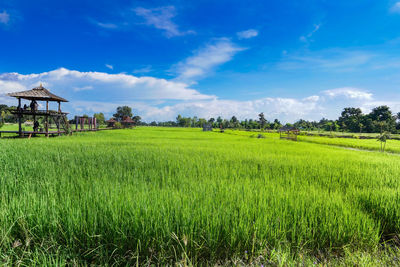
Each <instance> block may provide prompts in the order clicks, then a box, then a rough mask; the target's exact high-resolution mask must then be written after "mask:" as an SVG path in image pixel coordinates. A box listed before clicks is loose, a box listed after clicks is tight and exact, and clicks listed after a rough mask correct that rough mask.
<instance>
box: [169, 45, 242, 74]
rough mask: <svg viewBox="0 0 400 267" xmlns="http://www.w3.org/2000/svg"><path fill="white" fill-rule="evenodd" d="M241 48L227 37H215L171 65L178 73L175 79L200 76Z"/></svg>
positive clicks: (230, 57)
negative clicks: (191, 54) (192, 53)
mask: <svg viewBox="0 0 400 267" xmlns="http://www.w3.org/2000/svg"><path fill="white" fill-rule="evenodd" d="M242 50H244V48H241V47H238V46H236V45H235V44H234V43H232V42H231V41H230V40H229V39H227V38H220V39H217V40H216V41H215V42H213V43H210V44H208V45H206V46H205V47H203V48H202V49H200V50H198V51H196V52H195V53H194V55H193V56H191V57H189V58H187V59H186V60H184V61H182V62H180V63H178V64H176V65H175V66H174V67H173V69H174V70H175V71H176V72H177V74H178V77H177V80H181V81H193V80H195V79H197V78H201V77H203V76H205V75H206V74H208V73H209V72H210V71H212V70H213V69H214V68H216V67H217V66H219V65H221V64H224V63H226V62H228V61H230V60H231V59H232V58H233V56H234V55H235V54H236V53H237V52H239V51H242Z"/></svg>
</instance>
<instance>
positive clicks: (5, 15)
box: [0, 10, 10, 24]
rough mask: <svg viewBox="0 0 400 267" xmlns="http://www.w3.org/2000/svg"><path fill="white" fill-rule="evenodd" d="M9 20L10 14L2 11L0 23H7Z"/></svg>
mask: <svg viewBox="0 0 400 267" xmlns="http://www.w3.org/2000/svg"><path fill="white" fill-rule="evenodd" d="M9 21H10V15H9V14H8V13H7V11H5V10H4V11H3V12H1V13H0V23H3V24H8V22H9Z"/></svg>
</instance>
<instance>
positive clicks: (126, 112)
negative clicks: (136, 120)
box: [113, 106, 133, 121]
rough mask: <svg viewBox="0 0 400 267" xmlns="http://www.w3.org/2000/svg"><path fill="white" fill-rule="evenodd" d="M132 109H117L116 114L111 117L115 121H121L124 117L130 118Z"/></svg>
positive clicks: (123, 107) (122, 107)
mask: <svg viewBox="0 0 400 267" xmlns="http://www.w3.org/2000/svg"><path fill="white" fill-rule="evenodd" d="M132 116H133V114H132V108H130V107H128V106H121V107H117V112H116V113H115V114H114V115H113V117H114V118H115V119H116V120H117V121H122V120H123V118H124V117H132Z"/></svg>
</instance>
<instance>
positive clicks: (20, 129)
mask: <svg viewBox="0 0 400 267" xmlns="http://www.w3.org/2000/svg"><path fill="white" fill-rule="evenodd" d="M21 112H22V110H21V98H18V132H19V137H22V114H21Z"/></svg>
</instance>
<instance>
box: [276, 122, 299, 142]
mask: <svg viewBox="0 0 400 267" xmlns="http://www.w3.org/2000/svg"><path fill="white" fill-rule="evenodd" d="M278 132H279V137H280V138H281V139H288V140H293V141H297V135H299V133H300V130H299V129H297V128H296V127H291V126H283V127H282V128H280V129H279V130H278Z"/></svg>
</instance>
